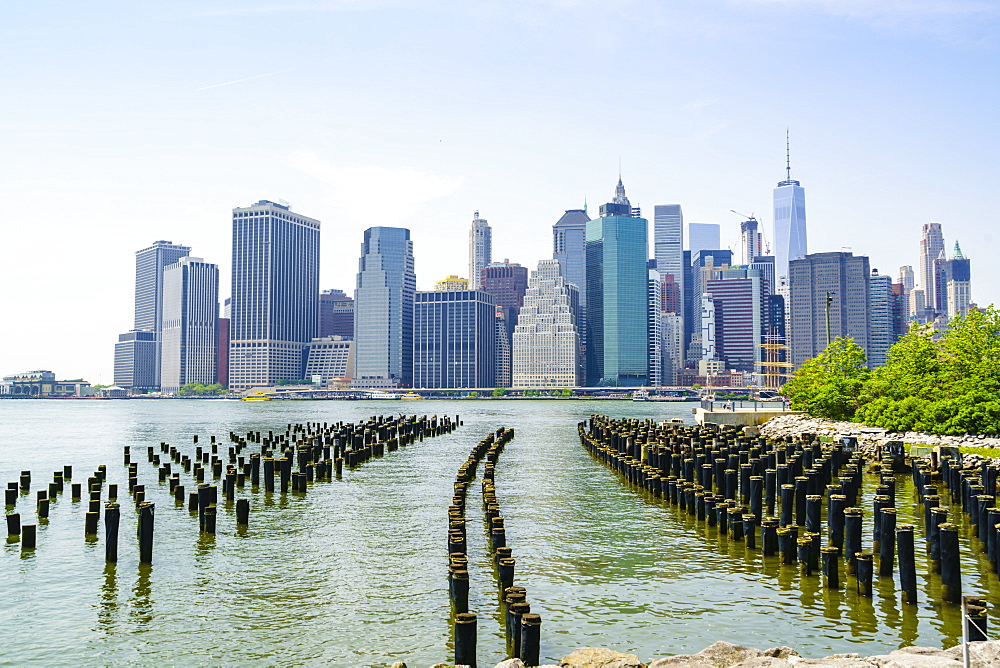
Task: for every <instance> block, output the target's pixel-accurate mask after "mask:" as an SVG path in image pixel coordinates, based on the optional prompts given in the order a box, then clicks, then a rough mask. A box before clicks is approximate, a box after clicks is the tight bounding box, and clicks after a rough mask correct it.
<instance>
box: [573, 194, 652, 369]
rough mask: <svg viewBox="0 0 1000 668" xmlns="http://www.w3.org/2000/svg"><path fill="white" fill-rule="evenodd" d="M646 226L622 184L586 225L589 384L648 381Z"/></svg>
mask: <svg viewBox="0 0 1000 668" xmlns="http://www.w3.org/2000/svg"><path fill="white" fill-rule="evenodd" d="M647 248H648V243H647V222H646V219H645V218H640V217H638V216H634V215H633V209H632V206H631V204H630V203H629V200H628V198H627V197H626V196H625V187H624V186H623V185H622V181H621V179H620V178H619V179H618V186H617V188H616V191H615V197H614V200H613V201H611V202H609V203H607V204H604V205H602V206H601V215H600V217H598V218H595V219H594V220H591V221H589V222H588V223H587V297H586V299H587V331H588V334H587V384H588V385H591V386H597V385H610V386H625V387H629V386H637V385H645V384H646V383H647V381H648V376H647V372H648V370H647V365H646V352H647V345H648V318H647V306H646V303H647V301H648V298H647V292H648V285H647V273H646V260H647V258H648V251H647Z"/></svg>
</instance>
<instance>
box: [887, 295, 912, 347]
mask: <svg viewBox="0 0 1000 668" xmlns="http://www.w3.org/2000/svg"><path fill="white" fill-rule="evenodd" d="M891 287H892V292H891V294H890V295H889V312H890V317H891V319H892V340H893V343H895V342H896V341H899V339H901V338H902V337H903V335H904V334H906V332H908V331H909V329H910V315H909V314H910V309H909V300H908V298H907V295H906V289H905V287H904V286H903V284H902V283H893V284H892V286H891Z"/></svg>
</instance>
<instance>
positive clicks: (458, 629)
mask: <svg viewBox="0 0 1000 668" xmlns="http://www.w3.org/2000/svg"><path fill="white" fill-rule="evenodd" d="M476 625H477V624H476V615H475V613H472V612H459V613H457V614H456V615H455V665H456V666H458V665H464V666H469V667H470V668H476Z"/></svg>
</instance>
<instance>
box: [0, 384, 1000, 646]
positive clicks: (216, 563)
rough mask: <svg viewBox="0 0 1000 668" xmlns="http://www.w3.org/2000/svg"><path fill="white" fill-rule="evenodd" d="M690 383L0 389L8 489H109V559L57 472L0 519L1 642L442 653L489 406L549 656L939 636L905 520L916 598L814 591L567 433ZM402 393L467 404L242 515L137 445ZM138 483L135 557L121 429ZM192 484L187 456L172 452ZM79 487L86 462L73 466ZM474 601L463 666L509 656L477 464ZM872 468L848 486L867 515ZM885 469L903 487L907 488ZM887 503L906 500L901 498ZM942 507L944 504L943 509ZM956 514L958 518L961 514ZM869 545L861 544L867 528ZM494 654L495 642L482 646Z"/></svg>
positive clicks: (524, 575) (307, 418)
mask: <svg viewBox="0 0 1000 668" xmlns="http://www.w3.org/2000/svg"><path fill="white" fill-rule="evenodd" d="M692 405H693V404H666V405H665V404H661V403H632V402H627V401H601V402H594V401H543V400H539V401H483V400H478V401H477V400H465V401H462V400H451V401H422V402H407V403H405V404H404V403H400V402H376V401H368V402H360V401H359V402H332V401H316V402H310V401H287V402H282V401H272V402H252V403H251V402H239V401H226V400H219V401H217V400H171V401H156V400H149V401H141V400H133V401H44V400H42V401H28V400H24V401H2V402H0V482H7V481H15V480H17V476H18V474H19V473H20V471H21V470H26V469H30V470H31V472H32V491H31V492H30V494H22V495H21V496H20V498H19V499H18V503H17V510H18V511H19V512H20V513H21V516H22V522H24V523H30V522H34V521H35V514H34V512H35V509H34V497H35V490H37V489H42V488H43V485H44V484H45V483H47V482H48V481H50V480H51V479H52V472H53V471H58V470H61V469H62V467H63V466H64V465H67V464H68V465H72V466H73V472H74V480H75V481H76V482H83V483H86V478H87V476H88V475H90V474H91V472H92V471H94V470H96V468H97V466H98V465H100V464H106V465H107V467H108V481H109V482H111V483H118V484H119V486H120V488H121V489H122V490H123V492H122V493H121V494H120V495H119V496H120V497H122V498H121V499H120V501H122V527H121V537H120V548H119V555H120V556H119V562H118V564H117V566H110V567H109V566H106V564H105V561H104V544H103V541H104V539H103V531H104V528H103V517H102V526H101V528H100V530H99V534H100V538H99V539H98V540H96V541H92V542H88V541H86V540H85V538H84V513H85V511H86V502H85V501H84V502H73V501H71V500H70V498H69V497H70V494H69V491H68V487H67V491H66V493H64V494H62V495H60V497H59V500H58V501H57V502H55V503H54V504H53V507H52V510H51V516H50V518H49V520H48V522H47V524H42V523H39V529H38V548H37V549H36V550H34V551H29V552H22V551H21V547H20V544H19V543H18V542H16V541H12V540H10V539H8V540H7V542H6V544H5V545H4V547H3V551H2V554H0V619H2V620H3V628H4V632H3V634H2V637H0V663H2V664H3V665H25V664H34V665H40V664H44V665H69V664H72V665H110V664H116V665H122V664H124V665H150V664H155V663H169V664H179V665H193V664H200V665H218V664H246V665H311V664H320V663H330V664H336V665H344V666H369V665H385V664H388V663H390V662H392V661H398V660H402V661H406V662H407V664H408V665H410V666H420V665H429V664H431V663H435V662H438V661H449V660H451V659H452V658H453V645H452V640H451V628H450V622H449V619H450V605H449V600H448V589H447V550H446V544H447V541H446V533H447V507H448V505H449V504H450V502H451V495H452V481H453V479H454V475H455V472H456V470H457V468H458V466H459V465H460V464H461V463H462V462H463V461H465V459H466V457H467V455H468V452H469V449H470V448H471V447H472V446H473V445H474V444H475V443H476V442H478V441H479V440H481V439H482V438H483V437H485V436H486V434H488V433H489V432H490V431H493V430H495V429H497V428H498V427H500V426H505V427H509V428H512V429H514V431H515V438H514V440H513V441H511V442H510V443H509V444H508V445H507V447H506V449H505V450H504V452H503V453H502V455H501V456H500V460H499V463H498V465H497V472H496V486H497V496H498V498H499V501H500V503H501V505H502V509H503V515H504V517H505V519H506V527H507V540H508V544H509V545H510V546H511V547H512V549H513V556H514V557H515V558H516V559H517V566H516V575H515V582H516V583H517V584H520V585H522V586H524V587H526V588H527V590H528V601H529V603H530V604H531V608H532V612H536V613H538V614H540V615H541V617H542V647H541V650H542V651H541V654H542V657H543V659H545V658H547V659H549V660H551V661H554V662H558V659H559V658H560V657H562V656H564V655H565V654H568V653H569V652H571V651H572V650H573V649H574V648H577V647H584V646H606V647H611V648H613V649H616V650H619V651H625V652H635V653H637V654H639V656H640V658H642V659H643V660H649V659H651V658H653V657H655V656H662V655H665V654H676V653H690V652H695V651H698V650H699V649H702V648H703V647H705V646H707V645H709V644H711V643H712V642H714V641H716V640H728V641H732V642H737V643H744V644H749V645H753V646H757V647H769V646H774V645H789V646H791V647H794V648H796V649H797V650H798V651H799V652H801V653H802V654H803V655H807V656H814V657H815V656H824V655H827V654H831V653H836V652H860V653H861V654H862V655H865V654H875V653H883V652H887V651H889V650H891V649H894V648H896V647H899V646H902V645H906V644H923V645H931V646H950V645H951V644H954V642H955V640H956V636H958V635H959V634H960V632H959V627H958V612H957V610H956V609H954V607H953V606H943V605H942V604H941V603H940V600H939V599H940V597H939V595H938V588H939V586H940V581H939V579H936V578H935V577H934V576H926V575H925V574H926V573H927V568H926V565H925V557H924V550H923V540H922V536H923V531H922V528H919V527H918V531H917V535H918V541H917V560H918V566H917V570H918V577H919V587H920V594H919V595H920V603H919V605H916V606H904V605H902V604H901V603H899V595H898V594H897V593H896V592H894V583H893V581H891V580H888V579H882V580H879V581H877V582H876V590H875V596H874V598H872V599H865V598H862V597H859V596H858V595H857V592H856V591H855V590H854V588H853V582H854V581H853V579H848V578H846V577H844V576H842V588H841V589H840V590H839V591H833V592H831V591H828V590H825V589H823V588H821V586H820V581H819V578H818V577H815V576H814V577H812V578H807V579H805V580H804V581H803V578H801V577H800V576H799V574H798V569H797V567H790V566H786V567H781V566H779V565H778V562H777V560H773V559H770V558H768V559H767V560H764V559H763V558H762V557H761V556H760V553H759V551H757V552H747V551H746V550H744V548H743V547H742V544H731V543H730V542H729V541H727V540H726V539H725V538H720V537H719V536H718V535H717V533H716V532H715V530H714V529H707V528H705V527H704V526H702V525H699V524H698V523H696V522H694V521H693V519H692V518H689V517H688V516H686V515H683V514H679V513H678V512H677V510H676V509H675V508H673V507H670V506H669V505H666V504H665V503H664V502H662V501H660V500H657V499H654V498H652V497H649V496H647V495H643V494H641V493H638V492H636V491H635V490H634V489H632V488H629V487H628V486H626V485H625V484H624V483H623V482H622V481H621V479H619V478H618V477H617V476H615V475H614V474H613V473H611V472H610V471H609V470H608V469H606V468H604V467H603V466H601V465H600V464H598V463H597V462H596V461H595V460H593V459H592V458H591V457H590V455H588V454H587V452H586V451H585V450H584V448H582V447H581V446H580V443H579V440H578V438H577V434H576V424H577V423H578V422H579V421H581V420H583V419H585V418H587V417H588V416H589V415H590V414H591V413H595V412H600V413H603V414H607V415H611V416H615V417H641V418H645V417H650V418H655V419H657V420H662V419H669V418H674V417H679V418H683V419H685V420H687V421H690V420H691V413H690V409H691V406H692ZM398 411H406V412H408V413H411V414H412V413H415V412H416V413H420V414H424V413H427V414H438V415H444V414H447V415H451V416H452V417H454V416H456V415H460V417H461V419H462V420H463V421H464V426H462V427H461V428H459V429H457V430H456V431H455V432H453V433H451V434H448V435H445V436H441V437H437V438H431V439H426V440H424V441H423V442H418V443H415V444H412V445H410V446H407V447H406V448H405V449H402V450H399V451H396V452H392V453H387V454H386V455H385V456H384V457H382V458H379V459H373V460H371V461H369V462H366V463H365V464H363V465H362V466H360V467H358V468H356V469H354V470H346V469H345V472H344V476H343V478H342V479H340V480H334V481H332V482H316V483H311V487H310V490H309V493H308V494H307V495H304V496H303V495H289V496H287V497H282V496H281V495H280V494H274V495H268V494H265V493H264V492H263V491H262V490H259V491H258V490H253V489H251V488H250V486H249V484H248V486H247V487H246V488H244V489H242V490H238V493H237V498H240V497H246V498H249V499H250V504H251V515H250V526H249V528H248V529H247V530H245V531H239V532H237V531H236V527H235V515H234V512H233V508H232V507H227V506H226V505H225V504H223V503H220V507H219V520H218V525H219V529H218V533H217V534H216V535H215V536H214V537H207V536H201V535H199V532H198V522H197V517H193V516H192V515H191V514H190V513H189V512H188V511H187V509H186V507H184V506H180V505H175V504H174V502H173V499H172V497H171V496H170V494H169V492H168V489H167V485H166V483H158V482H157V479H156V470H155V468H154V467H153V466H152V465H150V464H149V463H148V462H147V461H146V457H145V453H146V447H147V446H149V445H156V446H158V445H159V443H160V442H161V441H162V442H167V443H169V444H171V445H175V446H177V447H178V448H180V449H181V450H182V451H183V452H189V453H191V454H193V452H194V446H193V444H192V436H193V435H195V434H198V435H199V436H200V443H201V444H202V445H205V444H207V442H208V440H209V439H208V436H209V435H215V436H216V438H217V439H218V440H219V441H220V443H221V444H222V445H223V448H222V451H223V452H224V451H225V450H224V447H225V446H226V445H227V444H228V433H229V432H230V431H235V432H238V433H245V432H247V431H249V430H261V431H264V432H265V433H266V432H267V431H268V430H274V431H276V432H277V431H279V430H280V431H281V432H284V429H285V426H286V425H287V424H288V423H300V422H338V421H346V422H355V421H359V420H364V419H366V418H367V417H369V416H371V415H377V414H390V413H395V412H398ZM125 445H129V446H131V448H132V452H133V461H137V462H138V463H139V478H140V480H139V482H140V483H142V484H145V485H146V490H147V491H146V496H147V500H149V501H153V502H154V503H156V534H155V552H154V558H153V561H154V563H153V566H152V567H145V566H143V567H140V566H139V564H138V547H137V544H136V541H135V540H134V538H133V536H134V535H135V523H136V517H137V516H136V513H135V512H134V511H133V510H132V507H131V506H130V505H129V504H128V495H127V494H126V493H125V492H124V490H126V489H127V471H126V467H125V466H123V464H122V446H125ZM182 483H183V484H185V485H186V487H187V488H188V489H192V484H193V483H192V479H191V478H190V476H186V475H185V474H183V473H182ZM84 486H86V485H84ZM469 490H470V491H469V504H468V535H469V545H468V552H469V562H470V564H469V571H470V578H471V582H472V591H471V593H470V610H471V611H473V612H477V613H478V615H479V652H478V656H479V661H480V664H481V665H485V664H487V663H490V662H496V661H500V660H502V659H503V658H505V655H504V642H503V633H502V626H501V623H500V621H499V615H498V606H497V598H496V590H495V584H494V582H495V581H494V578H493V574H492V571H491V568H490V561H489V557H488V555H487V551H486V539H485V533H484V531H483V530H482V528H483V524H482V513H481V510H480V505H481V504H479V482H478V480H477V481H476V482H474V483H473V484H472V485H471V486H470V488H469ZM871 494H872V489H871V486H870V485H869V487H868V488H867V489H866V496H865V500H864V502H863V507H864V508H866V513H865V515H866V529H867V531H868V532H870V526H867V524H868V523H869V521H870V508H871ZM910 494H911V488H910V487H909V486H908V481H906V480H905V479H904V478H903V477H901V478H900V483H899V493H898V497H899V498H900V499H905V500H908V499H909V498H910ZM898 505H900V506H904V505H906V508H905V509H904V508H902V507H901V509H900V519H899V522H900V523H902V522H908V521H913V516H912V511H911V510H909V505H908V502H906V503H903V502H901V503H900V504H898ZM951 521H955V520H954V519H952V520H951ZM963 529H964V530H966V531H967V527H963ZM962 544H963V583H964V585H965V589H966V593H978V594H986V593H987V592H988V591H989V592H993V593H991V594H989V599H990V604H991V607H993V606H996V605H1000V600H997V593H996V592H1000V585H998V582H997V579H996V576H995V575H993V574H991V573H989V569H988V567H987V566H988V564H986V562H985V561H984V559H983V557H982V556H980V555H979V554H978V552H974V551H972V550H971V549H970V548H969V544H968V541H967V540H965V539H963V541H962ZM865 545H866V546H867V547H868V548H869V549H870V536H867V537H866V540H865ZM490 665H492V664H490Z"/></svg>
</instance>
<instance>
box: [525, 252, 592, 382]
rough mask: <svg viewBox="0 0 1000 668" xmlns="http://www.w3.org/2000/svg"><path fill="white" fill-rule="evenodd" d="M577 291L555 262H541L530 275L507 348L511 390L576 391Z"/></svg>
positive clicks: (578, 377)
mask: <svg viewBox="0 0 1000 668" xmlns="http://www.w3.org/2000/svg"><path fill="white" fill-rule="evenodd" d="M579 295H580V291H579V289H578V288H577V286H576V285H575V284H574V283H571V282H569V281H568V280H567V279H566V278H565V277H564V276H563V275H562V264H561V263H560V262H559V260H556V259H552V260H540V261H539V263H538V268H537V269H536V270H535V271H532V272H531V277H530V278H529V279H528V289H527V291H526V292H525V294H524V303H523V305H522V306H521V309H520V311H519V313H518V319H517V326H516V327H515V328H514V337H513V346H512V348H511V356H512V357H513V362H512V367H513V369H512V373H511V386H512V387H550V388H551V387H558V388H566V387H576V386H579V385H580V384H581V382H582V380H583V376H582V369H581V364H580V332H579V329H578V328H577V326H576V313H577V309H576V308H575V304H577V303H579V300H580V296H579Z"/></svg>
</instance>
